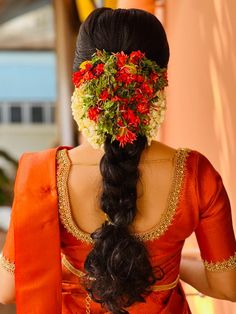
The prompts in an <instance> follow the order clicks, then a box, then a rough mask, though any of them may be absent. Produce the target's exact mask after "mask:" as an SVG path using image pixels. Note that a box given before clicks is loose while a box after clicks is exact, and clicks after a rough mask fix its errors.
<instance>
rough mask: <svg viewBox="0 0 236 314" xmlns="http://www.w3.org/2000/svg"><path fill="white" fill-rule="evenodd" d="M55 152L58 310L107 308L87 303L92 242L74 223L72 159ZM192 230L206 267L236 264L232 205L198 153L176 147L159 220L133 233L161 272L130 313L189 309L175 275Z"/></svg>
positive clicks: (10, 246)
mask: <svg viewBox="0 0 236 314" xmlns="http://www.w3.org/2000/svg"><path fill="white" fill-rule="evenodd" d="M38 154H40V153H38ZM55 156H56V165H57V166H56V169H55V171H56V173H55V178H56V188H57V194H58V210H59V220H60V223H59V225H60V247H61V253H62V256H63V259H62V313H64V314H66V313H94V314H95V313H96V314H98V313H106V311H105V310H104V309H103V308H102V307H101V306H100V305H99V304H97V303H95V302H91V300H90V299H89V298H88V296H87V294H86V292H85V290H84V289H83V287H82V286H81V284H80V277H81V276H82V275H83V271H84V261H85V258H86V256H87V254H88V253H89V251H90V250H91V248H92V245H93V241H92V239H91V237H90V234H88V233H85V232H83V231H82V230H80V229H79V228H78V226H77V225H76V223H75V221H74V220H73V217H72V212H71V208H70V200H69V194H68V187H67V180H68V175H69V171H70V167H71V162H70V159H69V157H68V154H67V149H65V148H64V149H63V148H61V149H59V150H58V152H57V154H56V155H55ZM42 215H43V208H42ZM13 220H14V219H12V220H11V224H10V228H9V231H8V235H7V240H6V243H5V246H4V249H3V256H2V258H1V263H2V265H3V266H4V267H5V268H6V269H7V270H9V271H11V272H13V271H14V268H15V267H16V269H17V261H16V263H15V257H14V256H15V249H14V232H13V229H14V221H13ZM192 232H195V234H196V237H197V241H198V244H199V248H200V251H201V256H202V260H203V263H204V265H205V267H206V268H207V270H209V271H221V270H227V269H231V268H234V267H236V253H235V252H236V242H235V237H234V232H233V227H232V218H231V210H230V204H229V200H228V197H227V193H226V191H225V188H224V186H223V183H222V180H221V177H220V175H219V174H218V172H217V171H216V170H215V169H214V167H213V166H212V165H211V163H210V162H209V161H208V159H207V158H206V157H204V156H203V155H202V154H200V153H198V152H196V151H190V150H188V149H178V150H177V151H176V156H175V171H174V178H173V182H172V187H171V190H170V192H169V196H168V203H167V207H166V210H165V212H164V213H163V214H162V216H161V219H160V222H159V224H158V225H157V226H155V227H154V228H153V229H152V230H151V231H149V232H144V233H138V234H134V235H135V237H137V238H138V239H139V240H140V241H143V242H144V243H145V246H146V247H147V250H148V252H149V256H150V261H151V263H152V265H153V267H155V266H159V267H161V269H162V270H163V272H164V277H163V279H162V280H161V281H158V283H157V284H156V286H155V287H154V288H153V292H151V293H150V295H149V296H148V297H147V298H146V302H145V303H138V304H134V305H132V306H131V307H130V308H129V309H128V311H129V313H131V314H132V313H135V314H136V313H149V314H154V313H169V314H171V313H176V314H178V313H179V314H184V313H190V310H189V307H188V304H187V301H186V298H185V295H184V292H183V290H182V287H181V284H180V282H179V281H178V276H179V267H180V259H181V250H182V248H183V245H184V241H185V239H186V238H187V237H189V236H190V235H191V234H192ZM39 241H40V239H39ZM26 253H27V249H26ZM22 313H23V312H22ZM32 313H34V312H32ZM38 313H40V312H38ZM24 314H25V313H24Z"/></svg>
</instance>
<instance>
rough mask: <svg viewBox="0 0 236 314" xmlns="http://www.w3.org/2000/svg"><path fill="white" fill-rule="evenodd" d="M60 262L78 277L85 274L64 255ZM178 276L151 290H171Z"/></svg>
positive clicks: (175, 284) (176, 282) (177, 280)
mask: <svg viewBox="0 0 236 314" xmlns="http://www.w3.org/2000/svg"><path fill="white" fill-rule="evenodd" d="M62 264H63V265H64V266H65V268H66V269H67V270H69V271H70V272H71V273H72V274H74V275H76V276H77V277H79V278H82V277H84V276H85V273H84V272H82V271H81V270H79V269H77V268H75V267H74V266H73V265H72V264H71V263H70V262H69V261H68V259H67V258H66V256H65V255H63V256H62ZM179 278H180V276H179V275H178V276H177V278H176V279H175V281H173V282H171V283H168V284H166V285H154V286H152V291H153V292H158V291H166V290H171V289H173V288H175V287H176V286H177V284H178V282H179Z"/></svg>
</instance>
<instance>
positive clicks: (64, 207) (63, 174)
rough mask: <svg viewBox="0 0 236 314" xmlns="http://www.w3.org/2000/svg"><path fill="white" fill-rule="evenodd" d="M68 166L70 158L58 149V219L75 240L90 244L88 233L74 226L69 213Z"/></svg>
mask: <svg viewBox="0 0 236 314" xmlns="http://www.w3.org/2000/svg"><path fill="white" fill-rule="evenodd" d="M70 166H71V164H70V160H69V159H68V156H67V153H66V149H63V150H59V151H58V153H57V190H58V202H59V213H60V219H61V222H62V224H63V225H64V227H65V228H66V230H67V231H68V232H69V233H70V234H72V235H73V236H74V237H76V239H77V240H81V241H83V242H87V243H91V244H92V243H93V240H92V238H91V236H90V234H89V233H85V232H83V231H81V230H80V229H79V228H78V227H77V226H76V224H75V222H74V220H73V217H72V214H71V209H70V199H69V193H68V187H67V183H68V177H69V171H70Z"/></svg>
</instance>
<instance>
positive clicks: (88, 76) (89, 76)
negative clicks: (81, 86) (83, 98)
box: [83, 71, 95, 81]
mask: <svg viewBox="0 0 236 314" xmlns="http://www.w3.org/2000/svg"><path fill="white" fill-rule="evenodd" d="M94 78H95V76H94V75H93V73H92V72H90V71H89V72H86V73H85V74H84V76H83V79H84V81H90V80H92V79H94Z"/></svg>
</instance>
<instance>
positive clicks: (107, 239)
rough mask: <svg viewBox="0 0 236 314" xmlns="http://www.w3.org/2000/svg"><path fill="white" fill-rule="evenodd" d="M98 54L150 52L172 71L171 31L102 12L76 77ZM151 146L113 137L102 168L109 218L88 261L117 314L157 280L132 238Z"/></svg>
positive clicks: (84, 30)
mask: <svg viewBox="0 0 236 314" xmlns="http://www.w3.org/2000/svg"><path fill="white" fill-rule="evenodd" d="M96 49H100V50H102V49H104V50H106V51H108V52H119V51H124V53H127V54H129V53H131V52H132V51H135V50H141V51H143V52H145V55H146V56H147V58H149V59H151V60H153V61H156V62H157V64H158V65H159V66H161V67H167V64H168V60H169V46H168V42H167V38H166V34H165V31H164V29H163V27H162V25H161V23H160V22H159V21H158V19H157V18H156V17H155V16H153V15H152V14H150V13H148V12H145V11H142V10H138V9H130V10H125V9H117V10H112V9H108V8H101V9H96V10H95V11H93V12H92V13H91V14H90V16H89V17H88V18H87V19H86V21H85V22H84V23H83V24H82V26H81V27H80V31H79V35H78V40H77V46H76V52H75V60H74V66H73V69H74V71H77V69H78V67H79V65H80V64H81V63H82V62H83V61H86V60H89V59H91V57H92V55H93V54H94V53H95V51H96ZM146 145H147V139H146V137H144V136H138V137H137V139H136V140H135V141H134V143H133V144H127V145H125V146H124V147H121V146H120V145H119V142H118V141H116V140H115V141H111V137H110V136H107V138H106V140H105V143H104V155H103V157H102V159H101V162H100V172H101V175H102V192H101V196H100V208H101V210H102V211H103V212H104V213H105V214H106V215H107V217H109V221H106V222H105V223H104V224H103V225H102V226H101V227H100V228H98V229H97V230H95V231H94V232H93V233H92V235H91V236H92V239H93V240H94V246H93V248H92V250H91V252H90V253H89V254H88V256H87V258H86V261H85V270H86V273H87V275H88V276H87V280H85V283H84V284H85V287H86V289H87V291H88V292H89V293H90V296H91V298H92V299H93V300H94V301H96V302H98V303H101V304H102V306H104V307H105V308H106V309H107V310H109V311H111V312H112V313H115V314H121V313H128V311H127V309H126V308H127V307H129V306H130V305H132V304H133V303H135V302H145V299H144V298H145V296H146V295H147V294H148V293H150V288H151V286H152V285H153V284H154V283H155V282H156V280H158V279H160V278H157V275H155V274H154V270H153V268H152V266H151V263H150V261H149V257H148V252H147V250H146V248H145V246H144V244H143V243H142V242H141V241H139V240H138V239H137V238H135V236H134V235H132V233H130V225H131V224H132V222H133V221H134V218H135V216H136V212H137V183H138V180H139V177H140V173H139V169H138V165H139V161H140V157H141V154H142V152H143V150H144V149H145V147H146Z"/></svg>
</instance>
